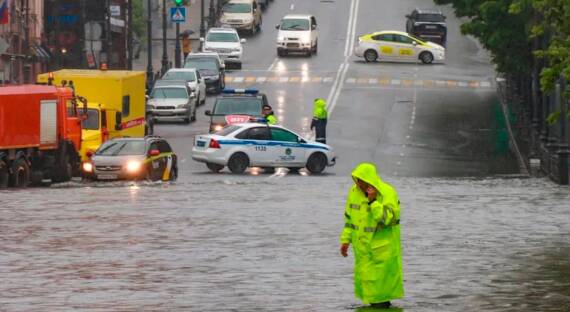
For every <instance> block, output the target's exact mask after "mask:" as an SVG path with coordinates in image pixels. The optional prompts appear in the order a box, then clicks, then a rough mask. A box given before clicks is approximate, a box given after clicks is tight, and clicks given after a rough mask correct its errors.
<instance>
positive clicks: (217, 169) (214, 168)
mask: <svg viewBox="0 0 570 312" xmlns="http://www.w3.org/2000/svg"><path fill="white" fill-rule="evenodd" d="M206 167H208V169H210V171H212V172H214V173H218V172H220V171H222V169H224V166H222V165H218V164H213V163H206Z"/></svg>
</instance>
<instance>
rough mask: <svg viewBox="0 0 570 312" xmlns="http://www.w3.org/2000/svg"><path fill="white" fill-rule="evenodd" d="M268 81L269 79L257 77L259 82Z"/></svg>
mask: <svg viewBox="0 0 570 312" xmlns="http://www.w3.org/2000/svg"><path fill="white" fill-rule="evenodd" d="M265 81H267V77H257V82H260V83H264V82H265Z"/></svg>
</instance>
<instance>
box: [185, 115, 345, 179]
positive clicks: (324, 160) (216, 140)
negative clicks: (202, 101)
mask: <svg viewBox="0 0 570 312" xmlns="http://www.w3.org/2000/svg"><path fill="white" fill-rule="evenodd" d="M192 159H194V160H196V161H199V162H203V163H206V165H207V166H208V168H209V169H210V170H211V171H213V172H219V171H220V170H222V169H223V168H224V167H225V166H227V167H228V168H229V169H230V171H231V172H232V173H243V172H244V171H245V170H246V169H247V168H248V167H262V168H269V169H272V168H276V167H285V168H289V169H290V170H294V171H296V170H299V169H301V168H307V170H308V171H309V172H311V173H315V174H318V173H321V172H323V170H325V168H326V167H327V166H333V165H334V164H335V156H334V154H333V150H332V147H330V146H329V145H326V144H322V143H317V142H309V141H307V140H306V139H304V138H302V137H301V136H299V135H298V134H296V133H294V132H292V131H290V130H288V129H286V128H284V127H282V126H278V125H268V124H266V123H241V124H232V125H229V126H226V127H224V128H223V129H222V130H220V131H218V132H216V133H213V134H204V135H197V136H196V137H195V139H194V147H193V148H192Z"/></svg>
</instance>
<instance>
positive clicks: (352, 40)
mask: <svg viewBox="0 0 570 312" xmlns="http://www.w3.org/2000/svg"><path fill="white" fill-rule="evenodd" d="M359 7H360V0H356V5H355V6H354V19H353V20H352V23H353V24H352V33H351V34H350V47H349V48H348V55H347V57H348V56H351V55H352V52H353V51H354V41H355V35H356V22H357V21H358V8H359Z"/></svg>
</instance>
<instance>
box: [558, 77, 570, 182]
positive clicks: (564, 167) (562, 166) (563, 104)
mask: <svg viewBox="0 0 570 312" xmlns="http://www.w3.org/2000/svg"><path fill="white" fill-rule="evenodd" d="M565 90H566V79H565V78H564V77H560V117H561V118H560V144H559V145H558V151H557V154H558V162H559V169H558V171H559V173H558V174H559V176H560V184H563V185H567V184H568V182H569V181H568V154H569V153H570V151H569V150H568V137H567V133H566V118H568V116H567V115H568V100H567V99H566V98H565V97H564V91H565Z"/></svg>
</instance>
